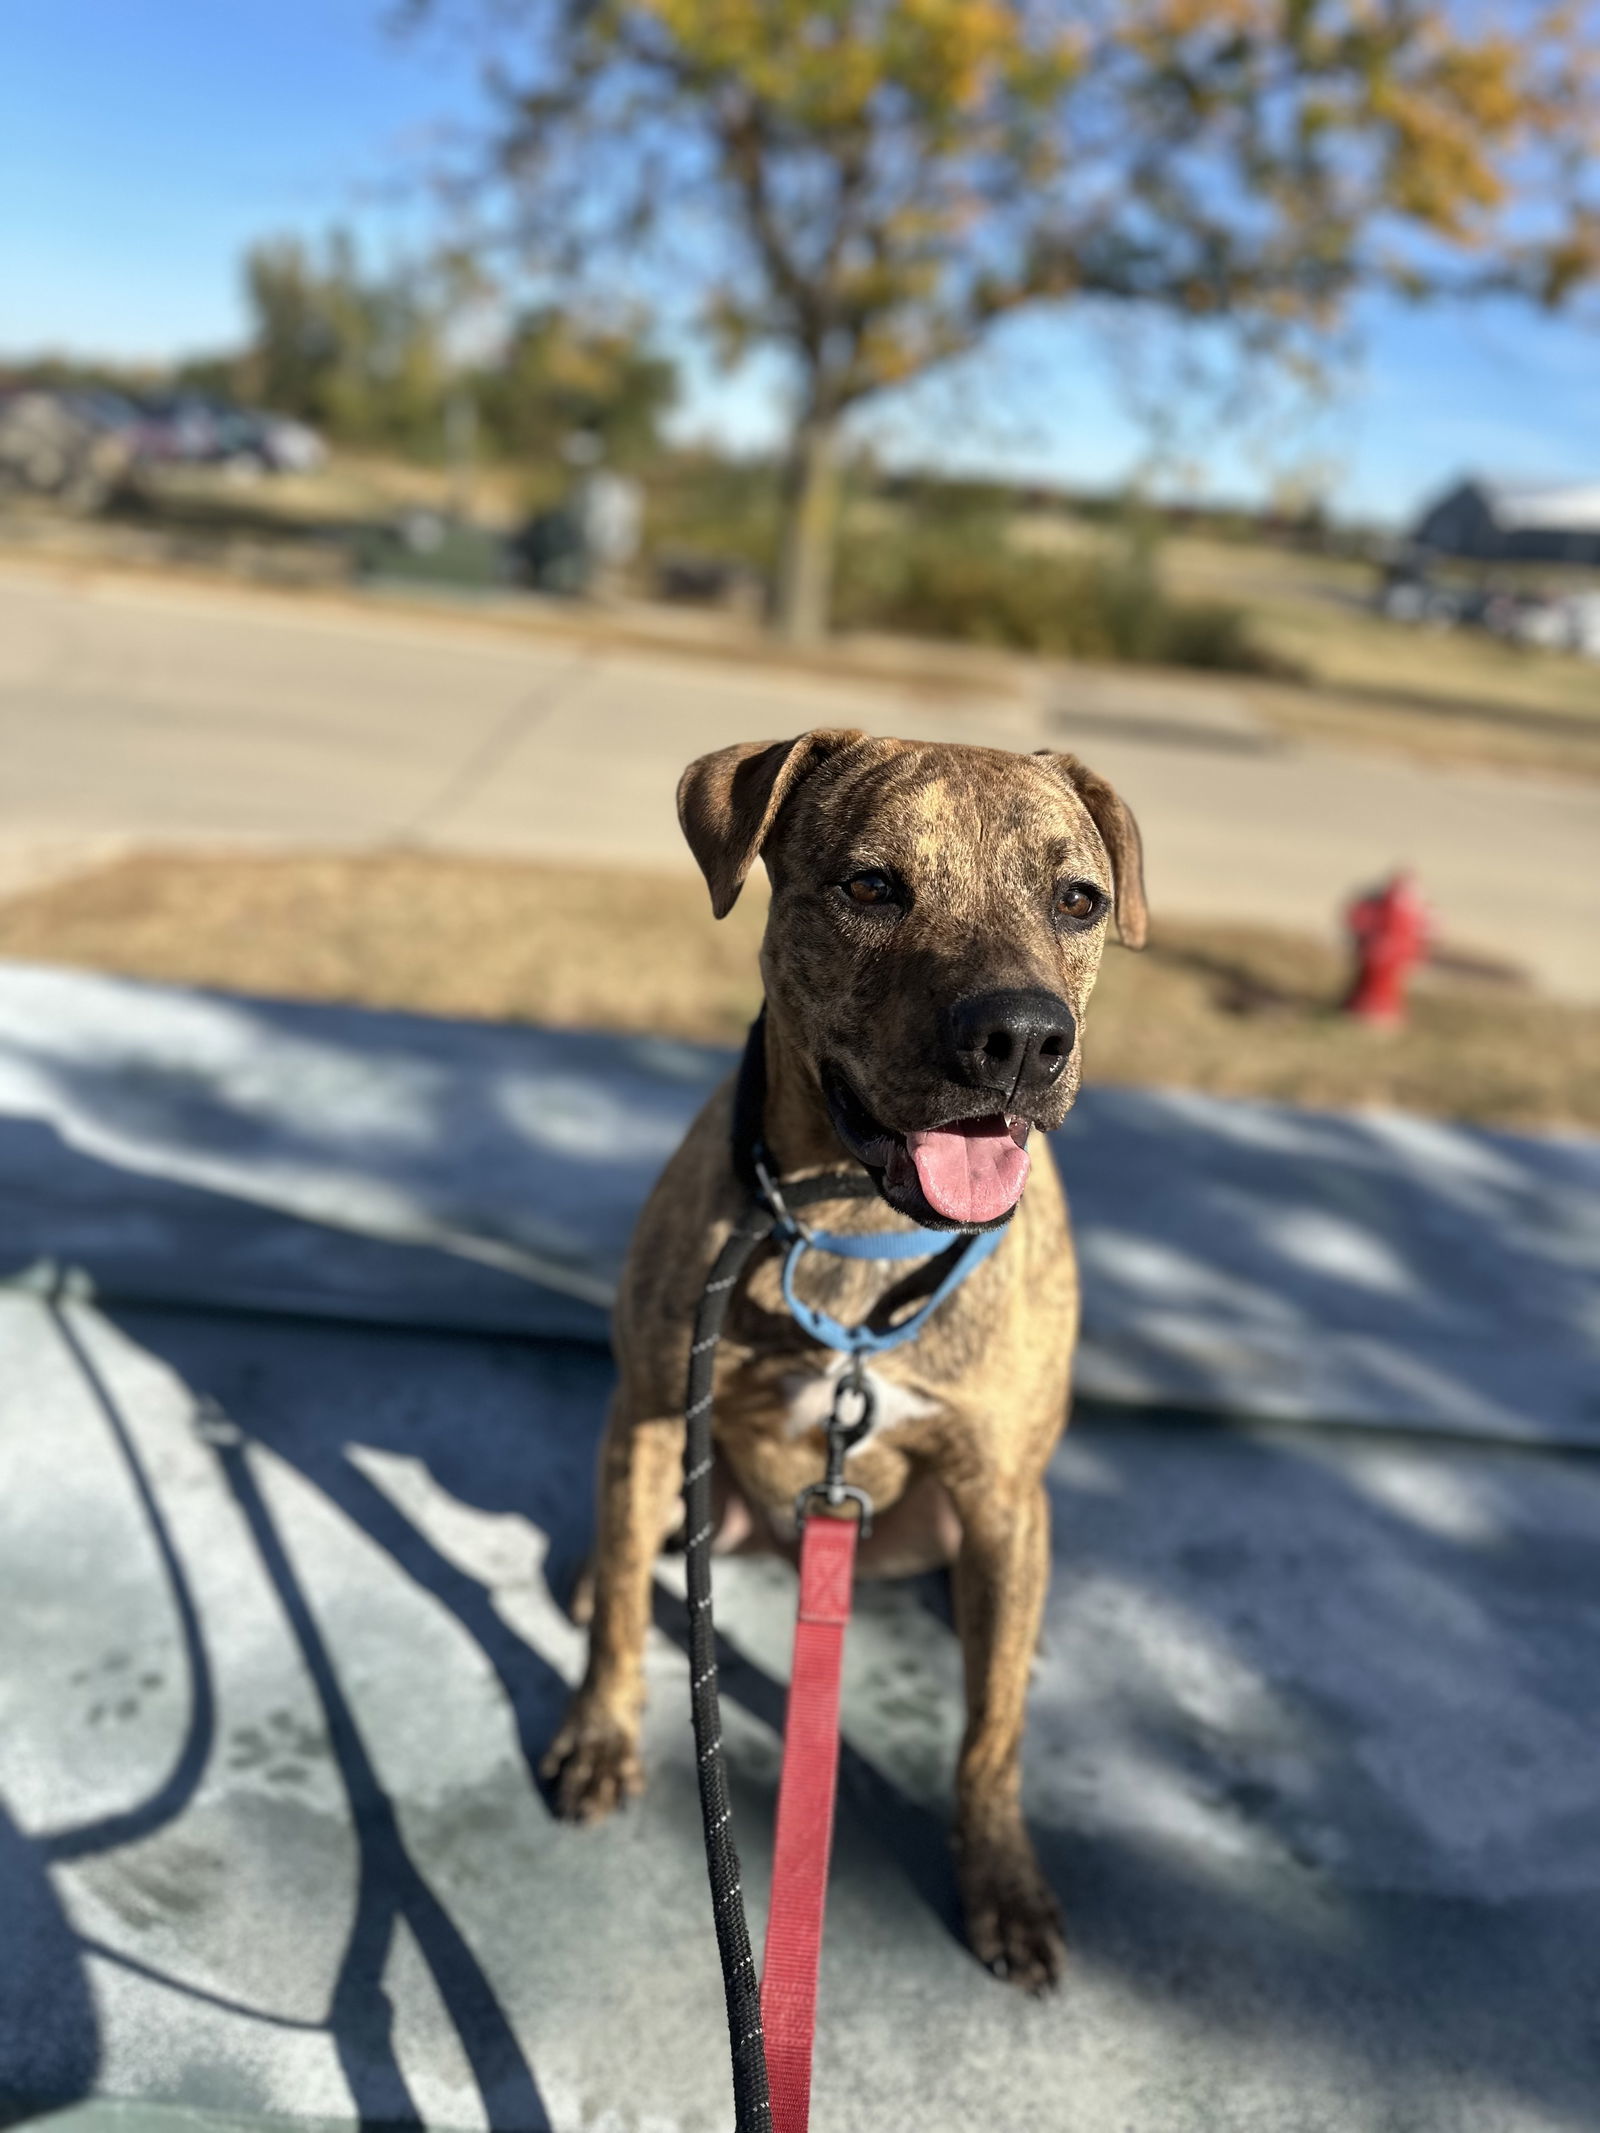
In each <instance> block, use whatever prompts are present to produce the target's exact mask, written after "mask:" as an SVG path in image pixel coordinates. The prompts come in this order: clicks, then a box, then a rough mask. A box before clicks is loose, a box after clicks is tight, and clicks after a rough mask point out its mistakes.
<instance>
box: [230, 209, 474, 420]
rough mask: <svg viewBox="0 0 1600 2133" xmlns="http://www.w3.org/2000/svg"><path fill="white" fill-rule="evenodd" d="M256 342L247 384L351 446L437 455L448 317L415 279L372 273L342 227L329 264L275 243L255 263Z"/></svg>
mask: <svg viewBox="0 0 1600 2133" xmlns="http://www.w3.org/2000/svg"><path fill="white" fill-rule="evenodd" d="M244 271H245V288H246V294H247V297H248V301H249V306H250V314H251V336H250V346H249V349H248V352H247V353H246V355H245V357H244V360H243V362H242V363H241V364H240V366H239V387H240V390H241V392H242V393H243V394H244V396H245V397H247V398H249V399H251V400H254V401H256V402H257V403H259V404H261V405H263V406H266V407H273V408H278V409H280V410H282V412H283V413H285V414H291V415H300V416H303V417H305V418H306V419H307V420H308V421H311V422H315V423H317V424H319V425H320V426H321V427H323V428H325V429H326V430H327V431H328V432H329V434H330V435H331V436H334V437H337V438H339V439H340V440H341V441H342V442H344V443H347V444H356V445H368V446H384V447H389V448H392V449H399V450H405V451H416V450H418V449H424V450H425V449H428V448H430V447H433V448H436V446H437V439H438V431H439V422H440V410H441V406H442V402H443V395H444V389H445V383H446V377H445V362H444V351H443V332H442V321H441V318H440V315H439V308H438V306H437V304H436V303H433V302H431V301H430V300H429V297H428V295H427V293H426V289H425V286H424V284H423V283H422V281H421V279H420V277H418V276H417V275H415V274H413V273H411V272H408V271H405V270H402V269H397V270H394V271H391V272H389V273H387V274H374V273H368V272H366V271H365V270H364V268H363V266H362V262H361V259H360V255H359V252H358V249H357V246H356V243H355V240H354V239H353V238H352V237H350V236H349V235H348V234H347V233H345V232H344V231H338V230H336V231H335V232H334V233H333V234H332V235H331V236H330V237H329V239H328V241H327V245H326V247H325V250H324V254H323V256H322V258H321V259H320V260H319V259H318V258H317V257H316V255H315V254H314V253H313V252H312V251H311V250H310V248H309V247H308V246H307V245H305V244H304V243H303V242H302V241H301V240H300V239H299V238H294V237H283V238H274V239H272V240H270V241H269V242H266V243H263V244H258V245H256V246H254V247H253V248H252V250H251V251H250V252H249V254H248V255H247V257H246V260H245V270H244Z"/></svg>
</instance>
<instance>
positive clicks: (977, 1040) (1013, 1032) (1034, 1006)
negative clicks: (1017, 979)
mask: <svg viewBox="0 0 1600 2133" xmlns="http://www.w3.org/2000/svg"><path fill="white" fill-rule="evenodd" d="M945 1033H946V1041H947V1043H948V1045H949V1048H950V1052H951V1056H952V1058H953V1060H954V1063H955V1066H956V1069H957V1073H958V1076H959V1078H960V1079H961V1080H962V1081H966V1082H970V1083H971V1084H972V1086H973V1087H974V1088H975V1089H994V1090H997V1091H998V1092H999V1093H1000V1094H1002V1095H1004V1096H1006V1097H1008V1098H1009V1099H1010V1100H1011V1101H1012V1102H1016V1101H1017V1100H1019V1099H1021V1098H1025V1097H1030V1096H1042V1095H1043V1094H1044V1092H1045V1090H1046V1089H1048V1088H1049V1087H1050V1085H1051V1084H1052V1083H1053V1082H1054V1081H1055V1079H1056V1077H1057V1076H1058V1075H1059V1074H1060V1072H1061V1069H1062V1068H1063V1067H1064V1066H1065V1065H1066V1063H1067V1060H1068V1058H1069V1057H1070V1056H1071V1052H1072V1047H1073V1045H1074V1044H1075V1043H1076V1042H1077V1037H1078V1025H1077V1023H1076V1022H1075V1021H1074V1020H1073V1018H1072V1009H1071V1008H1070V1007H1069V1006H1068V1005H1067V1003H1066V1001H1065V1000H1060V999H1057V997H1056V995H1055V994H1054V993H1053V992H1040V991H1037V990H1034V991H1023V990H1015V991H1010V992H983V993H976V994H974V995H973V997H972V998H971V999H970V1000H958V1001H957V1002H956V1003H955V1005H954V1007H951V1008H949V1009H947V1010H946V1013H945Z"/></svg>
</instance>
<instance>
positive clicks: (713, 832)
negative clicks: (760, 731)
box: [678, 727, 867, 918]
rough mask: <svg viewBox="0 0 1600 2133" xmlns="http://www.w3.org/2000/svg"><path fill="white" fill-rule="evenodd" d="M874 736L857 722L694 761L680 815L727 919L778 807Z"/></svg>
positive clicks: (715, 911)
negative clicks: (835, 758)
mask: <svg viewBox="0 0 1600 2133" xmlns="http://www.w3.org/2000/svg"><path fill="white" fill-rule="evenodd" d="M866 738H867V736H866V735H865V734H864V733H861V732H859V731H857V730H856V729H855V728H853V727H851V728H846V729H844V730H842V731H838V732H827V731H817V732H814V733H802V734H801V735H800V737H799V739H798V740H793V741H741V742H740V744H739V746H738V747H737V748H719V749H718V750H717V751H716V753H715V755H703V756H701V757H700V758H699V759H698V761H696V762H693V763H691V764H690V765H689V767H688V769H687V770H686V771H685V772H684V774H683V776H682V777H681V778H680V779H679V780H678V820H679V821H680V822H681V823H682V824H683V834H684V836H685V837H687V838H688V840H689V849H690V851H691V852H693V854H694V856H695V858H696V860H697V861H698V863H699V867H700V871H701V873H702V874H704V876H705V877H706V883H707V885H708V887H709V888H710V890H711V911H712V915H713V917H715V918H726V917H727V915H728V913H729V912H730V911H731V910H732V909H733V907H734V905H735V904H736V903H737V902H738V900H739V891H740V890H741V889H742V888H743V887H744V879H745V876H746V875H747V874H748V873H749V871H750V869H751V868H752V867H753V866H754V865H755V863H756V860H757V859H758V858H759V857H760V855H761V847H762V846H763V845H764V844H765V843H766V841H767V838H768V836H769V835H770V834H771V831H772V825H773V823H774V822H776V821H777V819H778V812H779V810H780V809H781V808H782V806H783V803H784V801H785V800H787V799H788V797H789V795H790V793H791V792H793V790H794V788H795V786H796V785H798V784H799V782H800V780H801V779H802V778H803V777H804V776H805V775H806V773H807V772H808V771H810V770H814V769H815V768H816V766H817V764H818V763H820V762H821V761H822V760H823V759H824V757H826V756H830V755H833V754H835V753H837V751H838V750H839V749H841V748H849V747H853V746H854V745H855V743H856V742H858V741H864V740H865V739H866Z"/></svg>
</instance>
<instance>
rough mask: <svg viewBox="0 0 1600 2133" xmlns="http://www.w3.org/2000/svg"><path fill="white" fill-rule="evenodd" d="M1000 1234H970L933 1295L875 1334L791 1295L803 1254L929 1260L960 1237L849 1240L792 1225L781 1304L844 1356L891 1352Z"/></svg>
mask: <svg viewBox="0 0 1600 2133" xmlns="http://www.w3.org/2000/svg"><path fill="white" fill-rule="evenodd" d="M791 1220H792V1218H791ZM1005 1233H1006V1232H1005V1228H1004V1227H1002V1228H1000V1229H981V1230H975V1231H971V1232H969V1233H968V1234H967V1238H966V1242H965V1244H964V1246H963V1247H962V1249H961V1251H960V1253H959V1254H958V1255H957V1257H956V1259H955V1261H954V1262H953V1264H952V1265H951V1268H950V1271H949V1272H948V1273H947V1274H946V1275H945V1277H944V1279H943V1280H942V1281H941V1282H940V1283H939V1286H938V1287H937V1288H936V1289H935V1290H934V1291H933V1293H932V1294H931V1295H930V1296H928V1297H926V1298H925V1299H924V1300H923V1302H922V1303H921V1304H920V1305H919V1306H918V1308H917V1309H916V1310H915V1311H913V1312H912V1314H911V1316H910V1317H909V1318H903V1319H901V1320H899V1321H898V1322H897V1323H896V1324H895V1325H892V1326H886V1327H885V1328H884V1329H883V1331H882V1332H881V1333H875V1332H873V1331H872V1329H871V1328H870V1327H868V1326H846V1325H844V1324H842V1323H841V1322H840V1321H839V1320H838V1319H837V1318H830V1317H829V1315H828V1313H827V1312H826V1311H819V1310H818V1309H817V1307H816V1306H815V1304H808V1303H805V1302H804V1301H802V1299H801V1298H800V1297H799V1296H797V1295H796V1294H795V1286H794V1277H795V1271H796V1269H797V1268H798V1267H799V1264H800V1262H801V1260H802V1259H803V1258H804V1257H805V1255H806V1253H807V1252H812V1251H816V1252H830V1253H831V1254H832V1255H833V1257H834V1258H835V1259H879V1260H888V1259H930V1258H932V1256H933V1255H934V1253H935V1252H939V1251H943V1250H944V1249H945V1248H946V1246H947V1245H949V1243H950V1242H951V1240H952V1235H954V1236H960V1235H961V1232H960V1231H959V1230H957V1231H955V1232H953V1233H952V1232H951V1231H950V1230H944V1229H923V1228H922V1227H920V1225H919V1227H917V1228H916V1229H908V1230H905V1229H891V1230H874V1231H872V1232H871V1233H870V1234H868V1235H866V1236H850V1235H847V1234H846V1233H845V1232H843V1231H840V1230H828V1229H812V1230H807V1229H801V1228H800V1227H799V1225H798V1224H795V1225H793V1228H792V1232H791V1234H792V1236H793V1242H792V1243H791V1244H790V1246H789V1249H788V1251H787V1253H786V1254H785V1256H784V1262H783V1300H784V1302H785V1303H786V1304H787V1305H788V1306H789V1309H790V1310H791V1311H792V1312H793V1314H794V1320H795V1324H796V1325H797V1326H800V1327H802V1328H803V1329H804V1330H805V1331H806V1332H807V1333H809V1334H810V1335H811V1338H812V1339H813V1340H814V1341H821V1343H822V1345H823V1346H824V1347H825V1348H836V1349H838V1350H840V1351H841V1353H843V1354H845V1355H882V1354H884V1353H885V1352H886V1351H887V1350H888V1349H890V1348H900V1347H903V1346H904V1345H905V1343H906V1342H907V1341H914V1340H915V1339H916V1337H917V1335H918V1334H919V1333H920V1332H921V1331H922V1329H923V1327H924V1326H925V1325H926V1324H927V1322H928V1320H929V1319H930V1318H931V1317H932V1316H933V1314H934V1312H935V1311H937V1310H938V1308H939V1306H940V1304H942V1303H943V1302H944V1301H945V1299H946V1297H948V1296H952V1295H954V1293H955V1291H956V1290H957V1289H959V1288H960V1286H961V1284H962V1283H963V1282H964V1281H965V1280H966V1278H967V1276H968V1275H969V1274H971V1273H974V1272H976V1270H977V1269H978V1268H979V1267H980V1266H981V1265H982V1264H983V1262H984V1260H985V1259H987V1258H988V1256H989V1254H990V1253H991V1252H992V1251H993V1250H994V1248H995V1246H996V1245H997V1244H998V1243H999V1242H1000V1240H1001V1238H1002V1237H1003V1236H1004V1235H1005Z"/></svg>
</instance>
